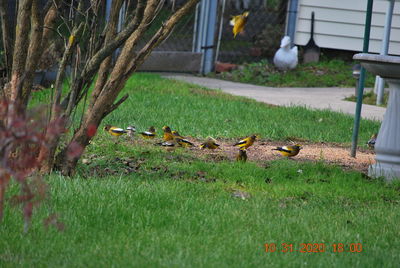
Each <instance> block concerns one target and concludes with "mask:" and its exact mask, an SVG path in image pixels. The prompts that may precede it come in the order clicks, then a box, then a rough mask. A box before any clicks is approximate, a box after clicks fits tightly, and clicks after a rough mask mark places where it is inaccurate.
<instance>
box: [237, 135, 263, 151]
mask: <svg viewBox="0 0 400 268" xmlns="http://www.w3.org/2000/svg"><path fill="white" fill-rule="evenodd" d="M256 139H257V135H255V134H254V135H251V136H249V137H247V138H244V139H243V140H240V141H238V142H237V143H235V144H234V145H233V146H238V147H239V148H240V149H245V150H246V149H247V148H249V147H250V146H252V145H253V143H254V142H255V141H256Z"/></svg>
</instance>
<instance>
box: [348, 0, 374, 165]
mask: <svg viewBox="0 0 400 268" xmlns="http://www.w3.org/2000/svg"><path fill="white" fill-rule="evenodd" d="M373 3H374V1H373V0H368V4H367V15H366V17H365V29H364V45H363V53H368V49H369V35H370V32H371V18H372V7H373ZM364 81H365V69H364V67H361V71H360V78H359V81H358V89H357V105H356V114H355V118H354V127H353V138H352V141H351V156H352V157H356V149H357V140H358V130H359V129H360V118H361V106H362V99H363V94H364Z"/></svg>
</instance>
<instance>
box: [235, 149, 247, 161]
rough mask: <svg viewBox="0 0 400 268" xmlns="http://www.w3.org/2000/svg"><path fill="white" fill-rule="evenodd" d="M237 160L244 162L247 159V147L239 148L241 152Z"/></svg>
mask: <svg viewBox="0 0 400 268" xmlns="http://www.w3.org/2000/svg"><path fill="white" fill-rule="evenodd" d="M236 161H242V162H246V161H247V153H246V149H239V153H238V154H237V155H236Z"/></svg>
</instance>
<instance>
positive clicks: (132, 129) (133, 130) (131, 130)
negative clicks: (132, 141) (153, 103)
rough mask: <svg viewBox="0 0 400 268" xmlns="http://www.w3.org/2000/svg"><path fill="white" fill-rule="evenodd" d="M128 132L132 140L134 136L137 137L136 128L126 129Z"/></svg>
mask: <svg viewBox="0 0 400 268" xmlns="http://www.w3.org/2000/svg"><path fill="white" fill-rule="evenodd" d="M126 132H127V133H128V136H129V137H130V138H133V136H134V135H135V132H136V128H135V127H134V126H129V127H127V128H126Z"/></svg>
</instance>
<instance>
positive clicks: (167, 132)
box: [162, 126, 174, 141]
mask: <svg viewBox="0 0 400 268" xmlns="http://www.w3.org/2000/svg"><path fill="white" fill-rule="evenodd" d="M162 130H163V131H164V134H163V140H164V141H172V140H174V135H172V132H171V128H170V127H169V126H163V128H162Z"/></svg>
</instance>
